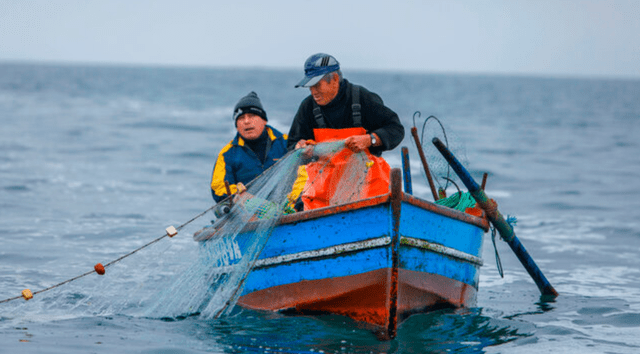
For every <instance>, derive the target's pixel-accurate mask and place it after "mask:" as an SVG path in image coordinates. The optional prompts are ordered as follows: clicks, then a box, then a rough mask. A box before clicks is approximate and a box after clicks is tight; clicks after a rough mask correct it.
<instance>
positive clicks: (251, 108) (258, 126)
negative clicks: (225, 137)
mask: <svg viewBox="0 0 640 354" xmlns="http://www.w3.org/2000/svg"><path fill="white" fill-rule="evenodd" d="M233 120H234V122H235V126H236V130H237V133H236V136H235V137H234V138H233V140H231V141H230V142H229V143H228V144H227V145H225V146H224V147H223V148H222V150H220V153H219V154H218V159H217V160H216V163H215V165H214V167H213V176H212V177H211V194H212V195H213V199H214V200H215V201H216V203H217V202H219V201H221V200H223V199H224V198H226V197H227V188H226V186H225V181H226V182H229V187H230V191H231V193H236V192H237V191H238V183H242V184H244V185H246V184H248V183H249V182H251V181H252V180H253V179H254V178H256V177H258V176H259V175H260V174H262V172H264V171H265V170H266V169H267V168H269V167H271V166H272V165H273V164H275V163H276V161H277V160H278V159H279V158H281V157H282V156H284V154H286V153H287V136H286V135H283V134H282V133H280V132H279V131H277V130H276V129H274V128H272V127H271V126H269V125H267V112H265V110H264V108H263V107H262V103H261V102H260V98H258V95H257V94H256V93H255V92H253V91H252V92H250V93H249V94H248V95H246V96H244V97H242V98H241V99H240V101H238V103H237V104H236V106H235V108H234V109H233Z"/></svg>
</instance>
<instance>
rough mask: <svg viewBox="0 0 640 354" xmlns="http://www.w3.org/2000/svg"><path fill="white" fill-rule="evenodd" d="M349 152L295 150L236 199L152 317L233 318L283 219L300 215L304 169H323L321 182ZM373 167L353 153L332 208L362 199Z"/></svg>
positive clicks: (327, 147) (335, 145)
mask: <svg viewBox="0 0 640 354" xmlns="http://www.w3.org/2000/svg"><path fill="white" fill-rule="evenodd" d="M343 149H345V146H344V141H335V142H329V143H322V144H318V145H315V146H314V147H313V149H312V151H313V152H312V153H311V150H304V149H298V150H294V151H292V152H290V153H289V154H287V155H286V156H284V157H283V158H281V159H280V160H279V161H278V163H276V164H275V165H274V166H273V167H271V168H270V169H268V170H267V171H265V173H263V174H262V175H261V176H259V177H258V178H257V179H255V180H254V181H252V182H251V183H250V184H249V185H248V186H247V187H248V189H247V191H246V192H245V193H242V194H240V195H239V196H237V197H236V198H235V200H234V204H233V206H232V207H231V209H230V211H229V213H228V214H224V215H221V217H220V218H219V219H217V220H216V221H215V222H214V223H213V225H211V226H210V227H208V228H207V229H206V230H205V231H204V232H206V233H208V234H209V237H208V239H206V240H205V241H201V242H200V247H199V253H200V254H199V256H198V257H197V259H196V260H195V261H194V263H193V264H192V265H191V266H190V267H189V268H188V269H187V270H186V271H184V272H183V273H182V274H180V275H179V276H177V277H176V278H175V280H174V281H173V283H172V284H171V285H170V286H169V287H168V288H167V289H165V290H164V291H163V292H162V293H161V294H160V295H159V296H158V297H157V298H156V300H155V301H154V304H153V305H152V306H150V308H149V310H148V311H147V314H148V315H149V316H153V317H156V316H157V317H171V318H175V317H179V316H185V315H189V314H194V313H199V314H200V315H201V316H202V317H204V318H217V317H219V316H221V315H226V314H229V313H230V312H231V311H232V309H233V307H234V305H235V303H236V302H237V301H238V298H239V297H240V295H241V294H242V289H243V286H244V282H245V280H246V278H247V276H248V275H249V273H250V271H251V269H252V268H253V266H254V264H255V262H256V260H257V258H258V256H259V255H260V252H261V251H262V249H263V248H264V247H265V244H266V243H267V241H268V239H269V236H270V235H271V233H272V231H273V229H274V227H275V226H276V225H277V224H278V222H279V220H280V218H281V217H282V216H283V215H285V214H286V213H290V212H292V211H294V210H293V209H292V206H293V205H294V204H295V201H296V198H297V195H296V193H293V186H294V185H296V182H297V181H299V180H298V178H299V176H300V171H299V170H300V169H299V167H300V166H303V165H305V164H308V163H310V162H311V163H316V164H319V165H320V173H319V174H318V176H316V178H322V177H326V176H324V175H325V174H323V173H322V170H323V167H324V166H323V164H324V163H328V161H330V160H331V157H332V156H334V155H336V154H338V153H339V152H341V151H343ZM368 163H369V161H368V158H367V155H366V154H365V153H353V154H350V156H349V158H348V161H347V163H346V167H345V168H344V169H343V170H342V175H341V176H340V177H339V178H336V181H335V183H334V184H332V186H333V187H335V192H334V193H333V195H332V198H331V200H330V201H329V204H330V205H337V204H344V203H349V202H352V201H355V200H357V199H359V198H360V197H361V195H360V193H359V192H358V191H359V190H361V189H362V188H361V185H362V184H363V183H364V181H365V178H366V171H367V168H368ZM313 184H314V180H312V179H311V177H310V178H309V180H307V182H306V184H305V185H304V186H305V187H304V189H305V190H307V189H309V188H313ZM305 190H303V191H302V193H303V194H304V193H305ZM247 234H249V235H250V237H247Z"/></svg>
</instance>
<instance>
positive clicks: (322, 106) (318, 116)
mask: <svg viewBox="0 0 640 354" xmlns="http://www.w3.org/2000/svg"><path fill="white" fill-rule="evenodd" d="M295 87H307V88H309V90H310V91H311V95H309V96H308V97H306V98H305V99H304V100H303V101H302V103H301V104H300V107H299V108H298V112H297V113H296V115H295V117H294V119H293V123H292V125H291V128H290V130H289V134H288V135H289V138H288V140H287V148H288V149H289V150H292V149H294V148H295V149H299V148H305V147H307V146H309V145H313V144H316V143H320V142H327V141H331V140H340V139H344V143H345V147H346V148H348V149H349V150H351V152H353V153H359V152H365V153H366V154H367V156H368V157H369V159H370V161H371V162H372V164H371V165H372V166H373V168H369V169H368V171H367V183H366V185H365V186H363V187H364V188H363V189H364V193H363V195H362V197H370V196H375V195H379V194H385V193H388V187H389V171H390V167H389V165H388V164H387V162H386V161H385V160H384V159H382V158H381V157H380V156H381V154H382V151H386V150H392V149H393V148H395V147H396V146H398V145H399V144H400V142H401V141H402V139H403V138H404V127H403V126H402V124H401V123H400V119H399V118H398V115H397V114H396V113H395V112H394V111H392V110H391V109H390V108H388V107H387V106H385V105H384V103H383V101H382V99H381V98H380V96H378V95H377V94H376V93H374V92H371V91H369V90H367V89H366V88H364V87H362V86H359V85H355V84H352V83H350V82H349V81H348V80H346V79H344V78H343V76H342V72H341V71H340V63H338V61H337V60H336V59H335V58H334V57H333V56H331V55H328V54H324V53H318V54H314V55H312V56H310V57H309V58H308V59H307V60H306V62H305V64H304V78H303V79H302V80H301V81H300V82H299V83H298V84H297V85H296V86H295ZM345 159H346V156H344V155H342V156H341V157H336V158H335V159H334V161H331V163H330V165H331V166H334V167H335V168H336V169H337V170H334V171H329V170H327V169H326V164H325V169H324V170H323V171H322V173H323V174H327V173H332V175H333V176H334V178H339V175H340V173H335V172H338V171H339V170H340V169H341V167H340V166H339V165H340V164H341V163H342V164H343V163H344V160H345ZM338 160H342V162H340V161H338ZM368 166H369V165H368ZM319 168H320V166H319V163H311V164H309V165H307V169H306V170H307V171H306V172H307V174H308V181H311V180H313V179H314V176H315V175H317V174H318V173H321V171H320V169H319ZM322 180H323V181H324V182H321V184H323V185H317V184H316V185H315V186H313V187H311V186H309V185H307V186H305V190H304V193H303V195H302V201H303V202H304V209H314V208H318V207H322V206H327V205H329V200H330V199H331V198H332V193H333V192H335V191H333V192H332V191H331V186H332V185H335V184H336V181H335V180H333V181H332V180H331V179H327V178H322Z"/></svg>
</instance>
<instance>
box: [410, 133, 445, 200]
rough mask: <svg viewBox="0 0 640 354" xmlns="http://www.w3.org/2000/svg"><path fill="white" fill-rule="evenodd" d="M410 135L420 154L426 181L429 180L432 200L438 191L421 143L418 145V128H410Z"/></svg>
mask: <svg viewBox="0 0 640 354" xmlns="http://www.w3.org/2000/svg"><path fill="white" fill-rule="evenodd" d="M411 135H413V140H414V141H415V142H416V148H418V154H419V155H420V160H421V161H422V167H424V173H425V174H426V175H427V181H429V187H430V188H431V194H433V200H438V199H439V198H438V192H437V191H436V186H435V185H434V184H433V179H432V178H431V172H430V171H429V165H428V164H427V158H426V157H424V151H422V145H420V138H419V137H418V129H417V128H416V127H413V128H411Z"/></svg>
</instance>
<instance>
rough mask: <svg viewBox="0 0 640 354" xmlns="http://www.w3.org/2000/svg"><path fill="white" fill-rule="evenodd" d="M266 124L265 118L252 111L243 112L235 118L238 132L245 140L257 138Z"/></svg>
mask: <svg viewBox="0 0 640 354" xmlns="http://www.w3.org/2000/svg"><path fill="white" fill-rule="evenodd" d="M266 125H267V121H266V120H264V119H262V118H261V117H260V116H259V115H256V114H253V113H245V114H243V115H241V116H240V117H238V119H237V120H236V127H237V128H238V133H240V136H242V138H243V139H246V140H255V139H258V138H259V137H260V135H262V132H263V131H264V127H265V126H266Z"/></svg>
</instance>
